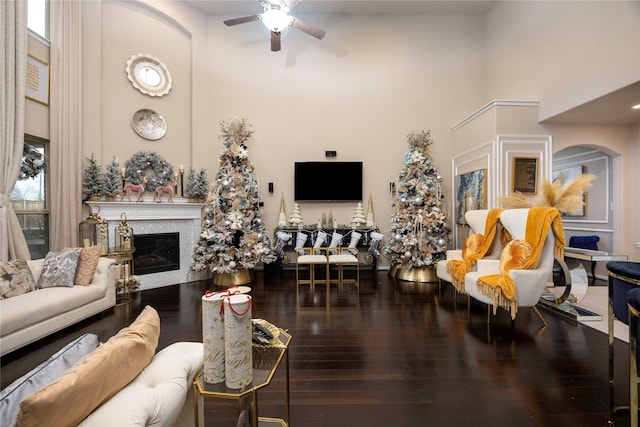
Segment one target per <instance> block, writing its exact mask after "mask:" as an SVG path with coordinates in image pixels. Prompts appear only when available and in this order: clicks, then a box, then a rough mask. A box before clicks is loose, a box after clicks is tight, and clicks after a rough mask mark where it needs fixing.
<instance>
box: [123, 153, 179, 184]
mask: <svg viewBox="0 0 640 427" xmlns="http://www.w3.org/2000/svg"><path fill="white" fill-rule="evenodd" d="M125 168H126V176H125V180H126V181H127V182H130V183H132V184H136V185H138V184H142V178H143V177H146V178H147V185H146V187H145V189H146V191H155V189H156V188H158V187H161V186H165V185H167V184H169V183H170V182H171V179H172V177H173V166H171V164H170V163H169V162H167V161H166V160H165V159H163V158H162V156H160V155H159V154H158V153H155V152H153V151H139V152H137V153H136V154H134V155H133V156H131V158H130V159H129V160H127V162H126V163H125ZM149 170H150V171H151V173H148V172H147V171H149Z"/></svg>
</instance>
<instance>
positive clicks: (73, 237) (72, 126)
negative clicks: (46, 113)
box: [49, 1, 82, 250]
mask: <svg viewBox="0 0 640 427" xmlns="http://www.w3.org/2000/svg"><path fill="white" fill-rule="evenodd" d="M81 19H82V2H79V1H52V2H51V101H50V104H49V108H50V117H51V137H50V139H51V143H50V156H49V161H50V162H49V164H50V165H51V173H50V178H51V194H50V197H49V200H50V206H51V235H50V239H51V240H50V246H51V250H60V249H62V248H63V247H65V246H76V245H77V243H78V222H79V221H80V218H81V214H82V145H81V141H80V139H81V135H82V126H81V120H82V114H81V104H82V102H81V101H82V99H81V95H82V92H81V82H82V78H81V77H82V61H81V48H82V43H81V39H82V34H81Z"/></svg>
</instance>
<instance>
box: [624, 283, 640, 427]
mask: <svg viewBox="0 0 640 427" xmlns="http://www.w3.org/2000/svg"><path fill="white" fill-rule="evenodd" d="M627 308H628V309H629V411H630V412H631V426H632V427H638V384H639V382H638V367H639V366H640V360H638V342H639V341H640V340H639V339H638V338H639V336H638V333H639V332H640V328H638V324H639V323H640V287H637V288H635V289H631V290H630V291H629V292H627Z"/></svg>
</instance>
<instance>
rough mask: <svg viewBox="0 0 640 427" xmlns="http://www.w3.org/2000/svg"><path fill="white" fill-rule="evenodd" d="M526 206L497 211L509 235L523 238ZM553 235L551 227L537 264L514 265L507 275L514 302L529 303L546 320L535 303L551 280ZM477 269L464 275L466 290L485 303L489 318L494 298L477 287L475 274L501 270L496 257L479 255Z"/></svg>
mask: <svg viewBox="0 0 640 427" xmlns="http://www.w3.org/2000/svg"><path fill="white" fill-rule="evenodd" d="M528 214H529V209H506V210H504V211H503V212H502V213H501V214H500V222H501V223H502V226H503V227H504V228H505V229H506V230H507V231H508V232H509V233H510V234H511V237H512V239H524V238H525V233H526V229H527V217H528ZM554 247H555V235H554V232H553V229H552V228H551V227H550V228H549V232H548V235H547V238H546V239H545V242H544V246H543V248H542V252H541V254H540V260H539V263H538V268H536V269H513V270H509V275H510V276H511V278H512V279H513V281H514V283H515V285H516V295H517V298H518V300H517V306H518V307H519V308H520V307H531V308H532V309H533V311H534V312H535V313H536V315H537V316H538V317H539V318H540V320H541V321H542V323H543V324H544V325H545V326H546V324H547V322H546V321H545V320H544V317H542V314H541V313H540V311H539V310H538V308H537V307H536V304H537V303H538V301H539V300H540V297H541V296H542V294H543V293H544V292H545V290H546V288H547V284H548V283H549V281H552V274H553V263H554V259H555V258H554ZM476 267H477V269H476V271H472V272H469V273H467V275H466V276H465V283H464V287H465V291H466V292H467V294H468V295H469V296H470V297H472V298H473V299H475V300H477V301H480V302H482V303H485V304H488V305H489V307H488V310H489V311H488V313H487V322H488V321H489V319H490V313H491V308H492V306H493V301H492V300H491V298H489V297H487V296H486V295H484V294H483V293H482V292H480V289H479V288H478V283H477V282H478V278H480V277H481V276H487V275H491V274H498V273H499V272H500V260H499V259H484V258H483V259H479V260H478V262H477V264H476Z"/></svg>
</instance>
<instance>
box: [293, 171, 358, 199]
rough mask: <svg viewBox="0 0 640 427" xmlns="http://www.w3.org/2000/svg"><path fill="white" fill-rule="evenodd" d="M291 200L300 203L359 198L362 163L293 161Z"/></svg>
mask: <svg viewBox="0 0 640 427" xmlns="http://www.w3.org/2000/svg"><path fill="white" fill-rule="evenodd" d="M294 199H295V200H296V201H300V202H305V201H306V202H337V201H343V202H353V201H361V200H362V162H296V163H295V171H294Z"/></svg>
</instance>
